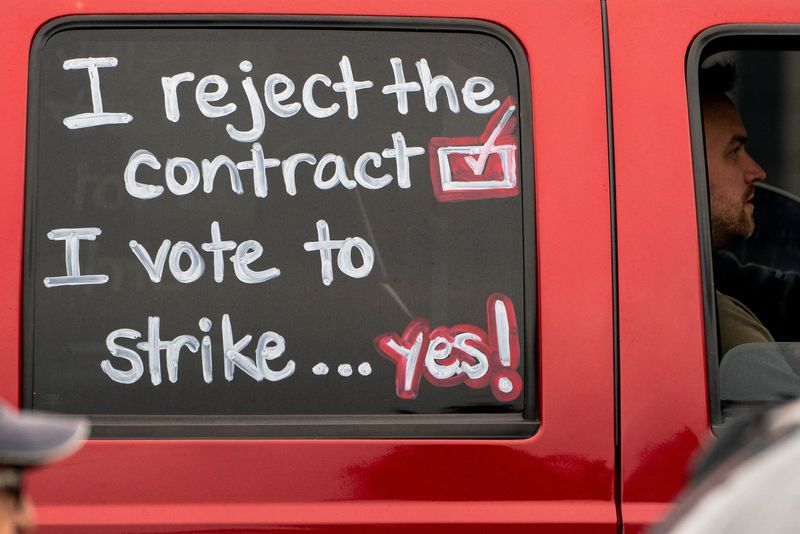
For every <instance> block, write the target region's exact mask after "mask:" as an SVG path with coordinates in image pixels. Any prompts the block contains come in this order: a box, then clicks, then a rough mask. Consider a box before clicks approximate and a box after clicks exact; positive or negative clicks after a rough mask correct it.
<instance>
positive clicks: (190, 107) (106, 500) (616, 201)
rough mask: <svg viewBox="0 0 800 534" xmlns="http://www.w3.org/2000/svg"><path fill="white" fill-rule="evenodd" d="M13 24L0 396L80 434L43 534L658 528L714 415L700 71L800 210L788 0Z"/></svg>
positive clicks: (186, 15) (416, 5)
mask: <svg viewBox="0 0 800 534" xmlns="http://www.w3.org/2000/svg"><path fill="white" fill-rule="evenodd" d="M0 12H2V14H3V19H4V20H5V21H6V22H5V24H6V30H5V31H4V32H3V37H2V38H0V39H2V45H3V46H2V47H0V65H2V68H3V81H4V97H3V98H2V99H0V110H1V112H2V116H3V119H4V121H3V122H4V127H3V130H2V134H0V153H2V154H3V162H4V165H3V169H4V174H3V176H4V179H3V180H2V181H0V205H1V206H2V209H0V223H1V226H2V228H4V235H5V238H4V239H5V240H6V241H5V243H6V244H5V245H4V247H3V253H2V254H1V255H0V262H1V264H2V267H3V268H2V271H0V277H2V278H0V283H2V287H4V288H5V290H4V291H3V292H2V295H0V299H2V300H1V301H0V313H2V316H1V318H2V320H0V334H1V335H0V347H2V350H0V353H1V354H2V358H3V362H2V368H3V372H2V373H0V395H2V397H3V398H5V399H7V400H9V401H10V402H12V403H15V404H17V405H19V406H21V407H24V408H34V409H42V410H53V411H58V412H66V413H80V414H85V415H88V416H89V417H90V418H91V419H92V422H93V436H92V439H91V440H90V442H89V443H87V445H86V446H85V447H84V448H83V449H82V450H81V451H80V452H79V453H78V454H76V455H75V456H73V457H71V458H70V459H68V460H65V461H63V462H61V463H59V464H57V465H55V466H52V467H48V468H47V469H44V470H42V471H40V472H35V473H33V474H32V475H31V476H30V478H29V486H28V487H29V490H30V492H31V494H32V497H33V499H34V501H35V502H36V503H37V508H38V512H39V513H38V515H39V523H40V528H41V529H42V531H43V532H82V533H85V532H187V531H206V530H214V531H226V530H230V531H234V530H241V529H244V530H252V531H257V530H285V529H304V530H327V531H340V532H364V531H373V530H381V531H387V532H388V531H395V530H396V531H400V530H403V531H405V530H406V529H412V530H421V531H432V532H483V531H486V530H490V531H496V532H517V531H518V532H529V531H535V532H619V531H625V532H637V531H641V530H643V529H644V528H646V527H647V526H648V525H650V524H652V523H654V522H656V521H658V520H659V519H660V518H661V517H663V515H664V513H665V512H666V511H667V510H668V508H669V506H670V503H671V502H672V501H673V499H674V498H675V496H676V494H677V493H678V491H679V490H680V489H681V488H682V487H683V485H684V484H685V482H686V479H687V470H688V466H689V463H690V459H691V458H692V456H693V454H695V453H696V452H697V450H698V448H699V446H700V445H701V443H703V442H705V441H706V440H708V439H710V438H711V437H712V435H713V429H714V428H715V427H716V426H719V425H722V424H724V422H725V420H726V417H727V414H726V412H725V410H724V409H723V408H725V402H724V401H725V400H726V399H724V398H721V394H720V384H719V376H718V360H719V358H718V345H717V343H718V341H717V339H718V333H717V327H716V308H715V305H714V295H715V293H714V289H715V287H716V286H715V280H714V275H713V265H714V258H713V255H714V251H712V246H711V240H710V236H709V201H708V188H707V177H706V166H705V155H704V154H705V153H704V143H703V130H702V122H701V110H700V97H699V92H698V82H697V76H698V70H699V69H700V67H701V66H702V65H703V64H704V62H707V61H709V60H714V59H715V58H717V57H718V56H717V55H719V57H722V58H723V59H726V60H730V61H733V62H735V63H736V64H737V68H738V69H739V77H740V80H739V93H738V97H737V98H736V104H737V107H738V109H739V110H740V112H741V114H742V120H743V122H744V124H745V125H746V126H747V128H748V132H749V136H750V137H749V143H748V150H749V151H750V153H751V154H753V157H754V158H755V159H757V160H758V161H759V162H760V163H761V165H762V166H763V167H764V169H766V173H767V180H766V183H767V184H771V185H770V189H759V190H758V191H759V192H758V193H757V195H756V200H757V201H758V200H759V199H760V197H762V196H763V197H765V198H766V197H767V196H768V194H770V192H771V193H772V194H775V195H779V196H781V198H785V199H788V202H789V203H790V204H791V203H792V199H793V198H794V197H796V196H798V195H800V192H798V190H800V181H798V180H797V179H796V177H795V176H794V175H793V173H794V171H793V167H792V165H793V163H797V162H795V161H794V160H795V159H797V151H796V150H793V146H797V143H796V142H795V136H800V126H798V125H800V102H798V101H797V98H796V95H797V94H800V82H799V81H798V80H800V62H798V61H797V59H798V57H797V56H798V55H799V54H800V53H798V50H800V26H797V24H798V23H800V5H798V4H794V3H791V2H781V1H763V0H762V1H753V0H726V1H721V0H708V1H705V2H701V3H698V2H693V1H688V0H677V1H674V2H669V3H664V2H656V1H651V0H647V1H618V0H569V1H565V2H546V1H539V0H535V1H528V0H496V1H494V2H481V1H477V0H459V1H445V0H441V1H440V0H436V1H422V0H406V1H405V2H401V3H387V2H379V1H376V0H350V1H347V2H338V1H334V2H330V1H327V2H322V1H318V0H297V1H294V2H288V3H287V2H282V3H278V2H271V1H267V0H239V1H237V2H226V3H223V2H218V1H213V0H194V1H192V2H189V1H184V0H160V1H159V2H141V1H138V2H137V1H133V0H124V1H111V0H69V1H68V0H41V1H39V2H35V3H32V4H25V5H23V4H20V3H18V2H13V1H11V0H2V1H0ZM709 58H710V59H709ZM795 84H796V85H797V87H795ZM795 168H796V166H795ZM762 191H766V192H765V193H763V194H762ZM761 212H765V214H766V212H769V210H760V211H759V209H758V206H757V208H756V213H757V216H759V217H760V216H761ZM769 224H771V223H770V222H769V221H765V222H763V224H762V223H761V222H760V221H759V222H758V225H757V228H761V229H764V228H768V225H769ZM769 228H778V229H780V228H781V225H780V224H778V225H777V226H775V225H773V226H772V227H769ZM785 228H788V230H787V232H786V233H789V234H791V232H792V231H793V229H792V228H791V226H790V225H785ZM762 233H764V232H762ZM784 237H785V238H786V239H789V238H790V237H791V236H788V237H787V236H784ZM753 239H761V241H759V243H762V242H765V241H764V239H766V238H763V239H762V236H759V235H756V236H754V237H753ZM787 243H788V244H787ZM755 248H756V247H755V245H752V243H751V244H750V245H749V248H748V250H746V251H744V252H743V251H741V250H739V251H734V252H736V253H737V254H740V255H739V256H737V257H738V258H739V259H740V260H741V261H742V262H745V261H747V262H752V261H756V259H754V258H755V256H752V254H755V253H756V252H755V251H754V250H752V249H755ZM770 250H772V251H773V252H775V250H777V251H778V253H779V254H778V255H782V258H781V261H784V260H785V261H784V263H781V262H772V263H770V264H769V265H770V268H775V269H782V272H788V271H792V270H795V269H794V268H793V267H792V263H791V259H792V258H791V256H792V253H793V250H792V244H791V243H790V242H789V241H785V242H784V243H783V244H781V245H778V246H777V248H775V247H774V248H773V249H770ZM762 252H763V251H762ZM748 254H749V255H748ZM762 255H769V254H767V253H766V252H764V253H763V254H762ZM775 255H776V254H774V253H773V254H772V256H775ZM737 261H738V260H737ZM758 262H761V263H764V264H767V263H768V262H767V261H761V260H758ZM797 270H800V269H797ZM751 307H752V306H751ZM771 328H772V327H771ZM775 337H776V340H778V341H781V339H778V336H777V335H776V336H775Z"/></svg>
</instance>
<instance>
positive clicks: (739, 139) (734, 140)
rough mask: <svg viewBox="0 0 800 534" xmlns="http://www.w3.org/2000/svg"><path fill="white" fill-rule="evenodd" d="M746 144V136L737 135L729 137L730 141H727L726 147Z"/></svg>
mask: <svg viewBox="0 0 800 534" xmlns="http://www.w3.org/2000/svg"><path fill="white" fill-rule="evenodd" d="M745 144H747V135H744V134H737V135H734V136H733V137H731V140H730V141H728V146H733V145H745Z"/></svg>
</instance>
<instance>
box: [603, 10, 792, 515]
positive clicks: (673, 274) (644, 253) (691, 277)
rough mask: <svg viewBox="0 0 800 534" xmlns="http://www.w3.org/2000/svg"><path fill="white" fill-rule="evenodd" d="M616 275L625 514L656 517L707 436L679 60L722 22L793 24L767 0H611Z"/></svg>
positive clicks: (700, 313) (692, 194) (695, 245)
mask: <svg viewBox="0 0 800 534" xmlns="http://www.w3.org/2000/svg"><path fill="white" fill-rule="evenodd" d="M608 13H609V35H610V48H611V67H612V83H613V104H614V117H613V119H614V138H615V155H616V178H617V197H616V198H617V212H618V230H619V279H620V300H619V303H620V304H619V306H620V372H621V377H620V396H621V428H622V516H623V521H624V522H625V524H626V531H627V527H630V530H632V531H636V530H637V529H639V528H642V527H643V526H644V525H646V524H648V523H651V522H653V521H655V520H657V519H658V518H659V517H660V516H661V515H662V514H663V513H664V512H665V511H666V510H667V508H668V507H667V503H668V502H669V501H670V500H671V499H672V498H673V497H674V496H675V494H676V493H677V491H678V490H679V489H680V488H681V487H682V485H683V484H684V482H685V480H686V472H687V467H688V463H689V459H690V457H691V455H692V454H693V453H694V452H696V449H697V447H698V445H699V443H700V442H702V441H703V440H706V439H708V438H710V426H709V419H708V413H709V412H708V401H707V382H706V369H705V346H704V338H703V310H702V297H701V282H700V263H699V261H700V260H699V245H698V238H697V216H696V209H695V190H694V177H693V173H692V160H691V152H690V140H689V116H688V110H687V96H686V95H687V93H686V82H685V63H684V62H685V60H686V55H687V52H688V49H689V47H690V45H691V43H692V41H693V39H694V38H695V37H696V36H697V34H698V33H700V32H701V31H703V30H704V29H706V28H709V27H711V26H715V25H719V24H728V23H781V22H783V23H785V22H793V23H798V22H800V6H798V5H797V4H794V3H789V2H782V1H779V0H773V1H763V2H762V1H759V2H751V1H732V0H710V1H705V2H702V3H698V2H692V1H684V0H680V1H677V2H670V3H669V4H665V3H664V2H658V1H655V0H646V1H641V2H640V1H637V2H617V1H613V0H612V1H610V2H609V7H608Z"/></svg>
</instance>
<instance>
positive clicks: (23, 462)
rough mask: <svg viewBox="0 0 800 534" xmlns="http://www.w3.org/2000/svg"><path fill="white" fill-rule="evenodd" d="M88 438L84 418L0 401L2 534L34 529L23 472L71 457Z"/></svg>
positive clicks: (0, 532) (0, 533)
mask: <svg viewBox="0 0 800 534" xmlns="http://www.w3.org/2000/svg"><path fill="white" fill-rule="evenodd" d="M88 435H89V423H88V422H87V421H86V420H85V419H83V418H79V417H69V416H63V415H54V414H44V413H36V412H25V411H23V412H16V411H15V410H13V409H12V408H11V407H10V406H8V405H7V404H5V403H4V402H3V401H2V400H0V534H13V533H14V532H18V531H20V530H24V529H27V528H31V527H32V526H33V523H34V515H33V506H32V505H31V503H30V502H29V501H28V500H27V499H26V498H25V496H24V495H23V493H22V476H23V473H24V471H25V470H26V469H28V468H31V467H35V466H39V465H43V464H47V463H50V462H54V461H56V460H59V459H61V458H64V457H65V456H69V455H70V454H72V453H73V452H75V451H76V450H78V449H79V448H80V447H81V445H82V444H83V440H84V439H86V437H87V436H88Z"/></svg>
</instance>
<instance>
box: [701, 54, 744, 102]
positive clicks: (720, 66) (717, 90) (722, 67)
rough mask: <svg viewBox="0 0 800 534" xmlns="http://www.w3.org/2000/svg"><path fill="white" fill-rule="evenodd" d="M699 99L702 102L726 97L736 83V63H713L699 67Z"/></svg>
mask: <svg viewBox="0 0 800 534" xmlns="http://www.w3.org/2000/svg"><path fill="white" fill-rule="evenodd" d="M699 82H700V99H701V100H702V101H704V102H706V101H708V100H711V99H716V98H727V97H728V94H727V93H728V92H730V91H732V90H733V88H734V86H735V85H736V65H734V64H733V63H714V64H713V65H710V66H708V67H705V68H702V69H700V76H699Z"/></svg>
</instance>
